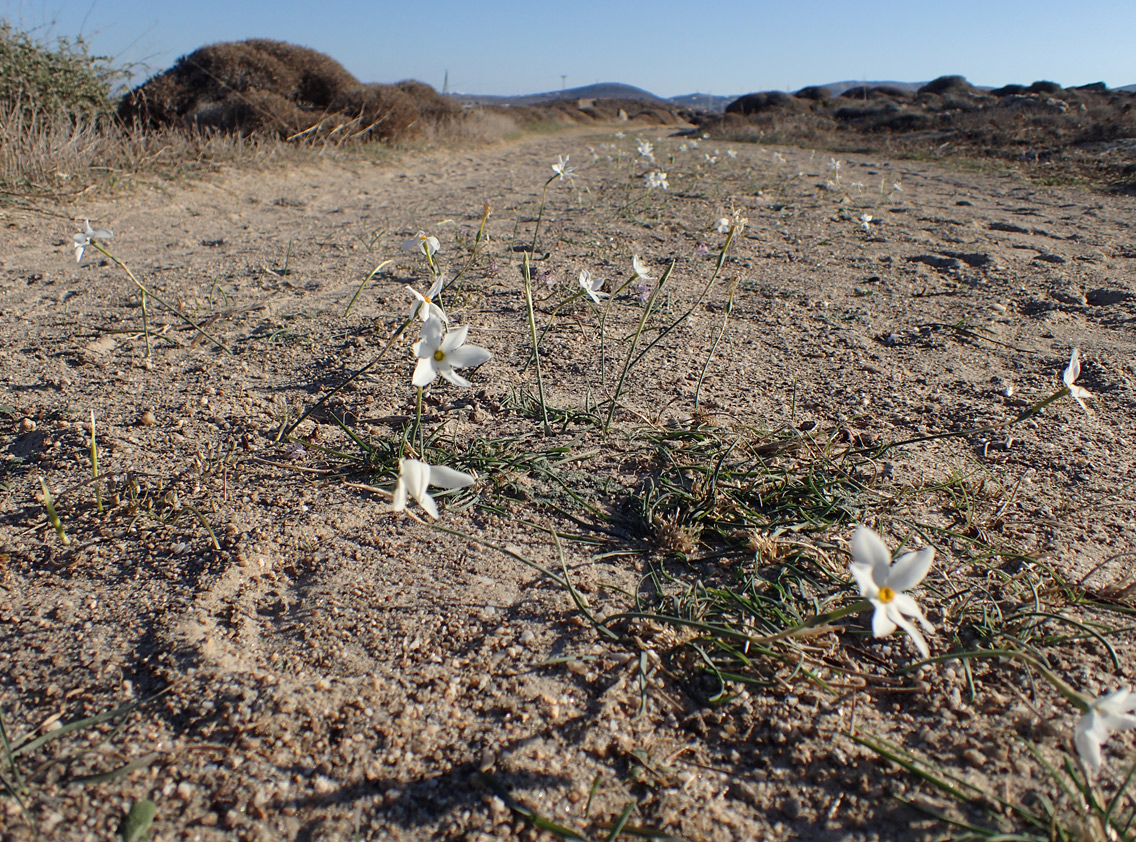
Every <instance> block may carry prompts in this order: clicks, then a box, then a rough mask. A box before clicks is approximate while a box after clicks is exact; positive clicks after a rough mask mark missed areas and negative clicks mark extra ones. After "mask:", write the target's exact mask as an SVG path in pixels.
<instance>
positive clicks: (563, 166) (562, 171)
mask: <svg viewBox="0 0 1136 842" xmlns="http://www.w3.org/2000/svg"><path fill="white" fill-rule="evenodd" d="M571 157H572V156H571V155H557V156H556V163H555V164H553V165H552V171H553V172H554V173H556V175H558V176H560V180H561V181H570V180H571V179H573V178H575V177H576V168H575V167H570V166H568V159H569V158H571Z"/></svg>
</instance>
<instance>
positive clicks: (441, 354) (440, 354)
mask: <svg viewBox="0 0 1136 842" xmlns="http://www.w3.org/2000/svg"><path fill="white" fill-rule="evenodd" d="M445 358H446V352H445V351H443V350H442V349H441V348H439V349H438V350H437V351H435V352H434V359H436V360H437V361H438V362H441V361H442V360H444V359H445ZM885 590H886V588H885ZM888 593H891V591H888Z"/></svg>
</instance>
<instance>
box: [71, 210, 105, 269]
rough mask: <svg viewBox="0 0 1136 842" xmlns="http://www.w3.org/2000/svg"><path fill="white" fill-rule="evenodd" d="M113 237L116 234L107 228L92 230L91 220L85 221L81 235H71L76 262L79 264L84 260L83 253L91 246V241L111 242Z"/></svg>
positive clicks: (80, 231)
mask: <svg viewBox="0 0 1136 842" xmlns="http://www.w3.org/2000/svg"><path fill="white" fill-rule="evenodd" d="M113 236H114V234H112V233H111V232H110V231H108V230H106V229H105V228H92V227H91V220H89V219H84V220H83V227H82V228H81V229H80V230H79V233H78V234H72V235H71V239H72V241H73V242H74V245H73V246H72V248H74V249H75V262H76V263H79V262H81V261H82V260H83V251H84V249H86V248H87V246H89V245H90V244H91V240H109V239H110V238H111V237H113Z"/></svg>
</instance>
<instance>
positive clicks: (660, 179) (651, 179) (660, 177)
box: [643, 170, 669, 190]
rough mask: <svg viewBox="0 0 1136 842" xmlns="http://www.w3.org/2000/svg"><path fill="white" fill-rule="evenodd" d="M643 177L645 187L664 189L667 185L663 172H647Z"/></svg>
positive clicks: (665, 175)
mask: <svg viewBox="0 0 1136 842" xmlns="http://www.w3.org/2000/svg"><path fill="white" fill-rule="evenodd" d="M643 178H644V179H645V180H646V181H647V189H648V190H654V189H655V188H656V187H661V188H663V189H664V190H666V189H667V187H668V186H669V185H668V184H667V174H666V173H665V172H658V171H657V170H656V171H655V172H649V173H647V174H646V175H645V176H643Z"/></svg>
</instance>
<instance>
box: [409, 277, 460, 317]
mask: <svg viewBox="0 0 1136 842" xmlns="http://www.w3.org/2000/svg"><path fill="white" fill-rule="evenodd" d="M406 290H407V292H409V293H410V294H411V295H413V296H414V297H415V298H417V299H418V300H417V301H415V302H414V305H413V307H412V309H411V311H410V318H411V319H416V318H417V319H422V321H424V322H427V321H429V320H430V319H431V318H435V319H441V320H442V321H443V322H445V323H446V324H449V323H450V318H449V316H447V315H446V314H445V312H444V311H443V310H442V308H441V307H439V306H438V305H437V304H435V303H434V299H435V298H437V297H438V293H440V292H441V291H442V278H441V276H440V275H439V276H438V277H437V278H435V279H434V283H433V284H431V285H430V289H429V291H428V292H427V293H426V294H425V295H423V294H422V293H420V292H419V291H418V290H416V289H415V288H414V287H411V286H408V287H407V288H406Z"/></svg>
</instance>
